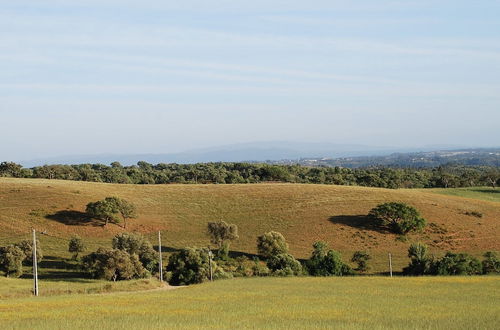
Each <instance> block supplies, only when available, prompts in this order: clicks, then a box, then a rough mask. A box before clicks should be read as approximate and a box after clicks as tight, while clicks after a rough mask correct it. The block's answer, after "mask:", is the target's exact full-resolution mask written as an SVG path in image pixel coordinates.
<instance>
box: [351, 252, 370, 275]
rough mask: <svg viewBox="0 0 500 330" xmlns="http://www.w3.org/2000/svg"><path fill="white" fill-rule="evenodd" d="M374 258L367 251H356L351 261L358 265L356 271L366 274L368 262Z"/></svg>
mask: <svg viewBox="0 0 500 330" xmlns="http://www.w3.org/2000/svg"><path fill="white" fill-rule="evenodd" d="M371 258H372V257H371V256H370V255H369V254H368V252H366V251H356V252H354V254H353V255H352V258H351V261H352V262H355V263H357V264H358V267H357V268H356V270H357V271H358V272H366V271H367V270H368V261H369V260H370V259H371Z"/></svg>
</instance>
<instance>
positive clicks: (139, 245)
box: [111, 233, 158, 273]
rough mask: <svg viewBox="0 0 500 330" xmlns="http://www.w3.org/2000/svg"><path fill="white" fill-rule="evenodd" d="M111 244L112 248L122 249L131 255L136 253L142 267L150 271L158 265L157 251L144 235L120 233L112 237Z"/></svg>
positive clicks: (153, 271) (154, 269)
mask: <svg viewBox="0 0 500 330" xmlns="http://www.w3.org/2000/svg"><path fill="white" fill-rule="evenodd" d="M111 245H112V246H113V249H118V250H122V251H125V252H127V253H129V254H131V255H137V257H138V258H139V260H140V261H141V263H142V265H143V266H144V268H146V269H147V270H148V271H150V272H151V273H155V272H156V270H157V266H158V253H157V252H156V251H155V250H154V249H153V245H151V243H150V242H149V241H148V240H147V239H146V238H144V236H142V235H139V234H131V233H121V234H118V235H116V236H115V237H113V240H112V241H111Z"/></svg>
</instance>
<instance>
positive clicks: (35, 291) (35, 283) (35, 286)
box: [32, 228, 38, 296]
mask: <svg viewBox="0 0 500 330" xmlns="http://www.w3.org/2000/svg"><path fill="white" fill-rule="evenodd" d="M32 250H33V294H34V295H35V296H38V265H37V259H36V231H35V228H33V248H32Z"/></svg>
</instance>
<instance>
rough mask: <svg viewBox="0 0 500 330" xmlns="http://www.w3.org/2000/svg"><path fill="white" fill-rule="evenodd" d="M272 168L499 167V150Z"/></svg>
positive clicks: (325, 160) (308, 161) (398, 155)
mask: <svg viewBox="0 0 500 330" xmlns="http://www.w3.org/2000/svg"><path fill="white" fill-rule="evenodd" d="M269 163H273V164H300V165H305V166H340V167H348V168H359V167H369V166H390V167H437V166H441V165H466V166H495V167H499V166H500V148H478V149H456V150H441V151H424V152H408V153H392V154H389V155H380V156H358V157H339V158H325V157H323V158H301V159H300V160H298V161H297V160H286V159H285V160H281V161H271V162H269Z"/></svg>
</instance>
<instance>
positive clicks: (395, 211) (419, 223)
mask: <svg viewBox="0 0 500 330" xmlns="http://www.w3.org/2000/svg"><path fill="white" fill-rule="evenodd" d="M369 215H370V216H372V217H374V218H375V219H377V220H379V222H380V223H381V225H383V226H388V227H389V228H390V229H392V230H393V231H394V232H396V233H398V234H403V235H404V234H407V233H408V232H410V231H413V230H420V229H422V228H423V227H424V226H425V224H426V221H425V219H424V218H422V217H421V216H420V213H419V212H418V211H417V209H415V208H414V207H412V206H410V205H407V204H405V203H397V202H390V203H384V204H380V205H378V206H377V207H375V208H373V209H372V210H371V211H370V213H369Z"/></svg>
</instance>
